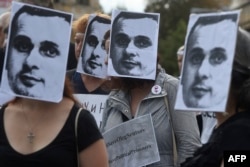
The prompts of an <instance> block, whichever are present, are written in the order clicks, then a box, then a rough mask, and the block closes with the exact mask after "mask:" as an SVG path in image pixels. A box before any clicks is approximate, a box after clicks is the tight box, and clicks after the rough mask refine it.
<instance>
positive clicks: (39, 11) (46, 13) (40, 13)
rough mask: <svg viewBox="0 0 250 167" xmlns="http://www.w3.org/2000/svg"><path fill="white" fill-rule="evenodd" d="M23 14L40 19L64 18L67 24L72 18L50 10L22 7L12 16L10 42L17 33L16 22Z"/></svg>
mask: <svg viewBox="0 0 250 167" xmlns="http://www.w3.org/2000/svg"><path fill="white" fill-rule="evenodd" d="M23 13H27V14H29V15H31V16H41V17H56V16H57V17H61V18H64V19H65V21H67V22H68V23H70V22H71V18H72V16H71V15H69V14H66V13H60V12H55V11H53V10H51V9H45V8H37V7H33V6H29V5H23V6H22V7H21V8H20V9H19V10H18V11H17V12H16V13H15V15H14V17H13V19H12V21H11V34H10V40H11V39H12V37H13V36H14V35H15V33H16V32H17V31H18V28H19V27H18V24H17V20H18V18H19V16H20V15H21V14H23Z"/></svg>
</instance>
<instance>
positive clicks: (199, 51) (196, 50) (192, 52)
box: [188, 47, 203, 56]
mask: <svg viewBox="0 0 250 167" xmlns="http://www.w3.org/2000/svg"><path fill="white" fill-rule="evenodd" d="M194 53H203V49H202V48H200V47H195V48H192V49H191V50H190V51H189V52H188V56H189V55H190V54H194Z"/></svg>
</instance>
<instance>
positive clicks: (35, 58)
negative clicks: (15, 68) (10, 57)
mask: <svg viewBox="0 0 250 167" xmlns="http://www.w3.org/2000/svg"><path fill="white" fill-rule="evenodd" d="M39 57H41V55H40V53H39V49H38V48H36V47H34V48H33V49H32V50H31V51H30V53H29V55H28V56H27V58H26V61H25V63H26V65H28V66H38V65H39V63H40V62H41V60H39Z"/></svg>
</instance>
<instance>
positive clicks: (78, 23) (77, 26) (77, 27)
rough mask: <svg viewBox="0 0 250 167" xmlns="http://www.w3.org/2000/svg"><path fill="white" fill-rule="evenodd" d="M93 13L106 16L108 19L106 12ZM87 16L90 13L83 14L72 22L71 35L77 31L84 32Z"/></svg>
mask: <svg viewBox="0 0 250 167" xmlns="http://www.w3.org/2000/svg"><path fill="white" fill-rule="evenodd" d="M95 14H96V15H97V16H99V17H102V18H106V19H109V20H110V16H109V15H107V14H103V13H99V12H97V13H95ZM89 16H90V14H84V15H82V16H81V17H79V18H78V19H77V20H75V21H74V22H73V24H72V29H73V35H75V34H76V33H78V32H81V33H85V31H86V28H87V25H88V20H89Z"/></svg>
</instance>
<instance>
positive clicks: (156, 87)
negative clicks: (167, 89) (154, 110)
mask: <svg viewBox="0 0 250 167" xmlns="http://www.w3.org/2000/svg"><path fill="white" fill-rule="evenodd" d="M151 92H152V93H153V94H155V95H158V94H160V93H161V87H160V86H159V85H154V86H153V87H152V89H151Z"/></svg>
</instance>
